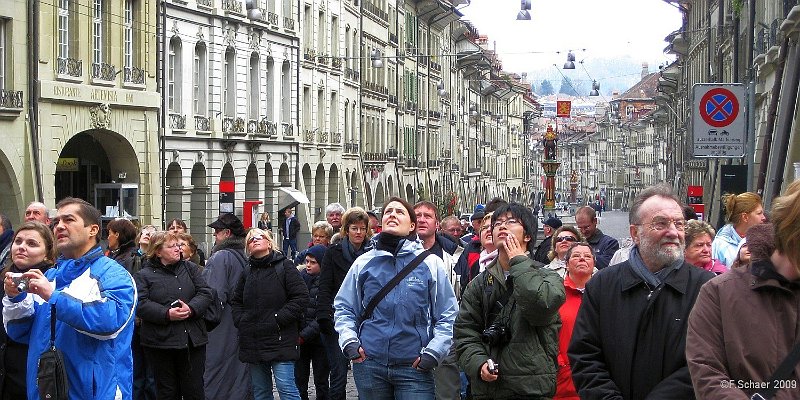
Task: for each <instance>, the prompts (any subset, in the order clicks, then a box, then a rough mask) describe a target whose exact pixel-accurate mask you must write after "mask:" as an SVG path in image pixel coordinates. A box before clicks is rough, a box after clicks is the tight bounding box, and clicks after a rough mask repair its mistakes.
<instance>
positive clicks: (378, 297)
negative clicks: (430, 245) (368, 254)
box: [361, 250, 431, 321]
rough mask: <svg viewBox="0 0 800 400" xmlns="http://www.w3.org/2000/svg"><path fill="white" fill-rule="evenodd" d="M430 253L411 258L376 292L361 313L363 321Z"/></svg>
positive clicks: (424, 252) (369, 316) (426, 252)
mask: <svg viewBox="0 0 800 400" xmlns="http://www.w3.org/2000/svg"><path fill="white" fill-rule="evenodd" d="M429 255H431V252H430V251H428V250H425V251H423V252H422V253H419V254H418V255H417V256H416V257H414V259H413V260H411V262H410V263H408V265H406V266H405V267H404V268H403V269H402V270H400V272H398V273H397V275H395V276H394V278H392V280H390V281H389V282H388V283H387V284H386V285H384V286H383V287H382V288H381V290H380V291H379V292H378V294H376V295H375V297H373V298H372V300H370V301H369V304H367V307H366V308H365V309H364V312H362V313H361V321H365V320H367V319H369V318H371V317H372V312H373V311H375V307H377V306H378V303H380V302H381V300H383V298H384V297H386V295H387V294H389V292H391V291H392V289H394V287H395V286H397V284H399V283H400V281H402V280H403V278H405V277H406V276H407V275H408V274H410V273H411V271H413V270H414V269H415V268H417V266H418V265H419V264H420V263H422V260H424V259H425V258H426V257H428V256H429Z"/></svg>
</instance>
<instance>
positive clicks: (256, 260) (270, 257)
mask: <svg viewBox="0 0 800 400" xmlns="http://www.w3.org/2000/svg"><path fill="white" fill-rule="evenodd" d="M275 257H277V252H275V251H270V252H269V254H267V255H265V256H264V257H253V256H250V266H251V267H253V268H266V267H269V266H270V264H272V263H273V262H274V261H275Z"/></svg>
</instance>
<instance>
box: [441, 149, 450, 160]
mask: <svg viewBox="0 0 800 400" xmlns="http://www.w3.org/2000/svg"><path fill="white" fill-rule="evenodd" d="M439 155H440V156H441V157H442V158H451V157H450V150H449V149H442V151H441V152H439Z"/></svg>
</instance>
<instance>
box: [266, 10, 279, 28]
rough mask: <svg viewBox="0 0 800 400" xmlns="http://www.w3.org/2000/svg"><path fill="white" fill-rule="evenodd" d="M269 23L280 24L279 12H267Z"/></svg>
mask: <svg viewBox="0 0 800 400" xmlns="http://www.w3.org/2000/svg"><path fill="white" fill-rule="evenodd" d="M267 23H268V24H270V25H275V26H278V14H275V13H274V12H272V11H268V12H267Z"/></svg>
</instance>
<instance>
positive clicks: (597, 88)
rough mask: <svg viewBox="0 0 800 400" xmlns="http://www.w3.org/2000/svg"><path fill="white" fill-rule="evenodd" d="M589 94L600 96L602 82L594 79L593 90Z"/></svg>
mask: <svg viewBox="0 0 800 400" xmlns="http://www.w3.org/2000/svg"><path fill="white" fill-rule="evenodd" d="M589 96H600V84H599V83H597V81H594V80H593V81H592V91H591V92H589Z"/></svg>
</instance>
